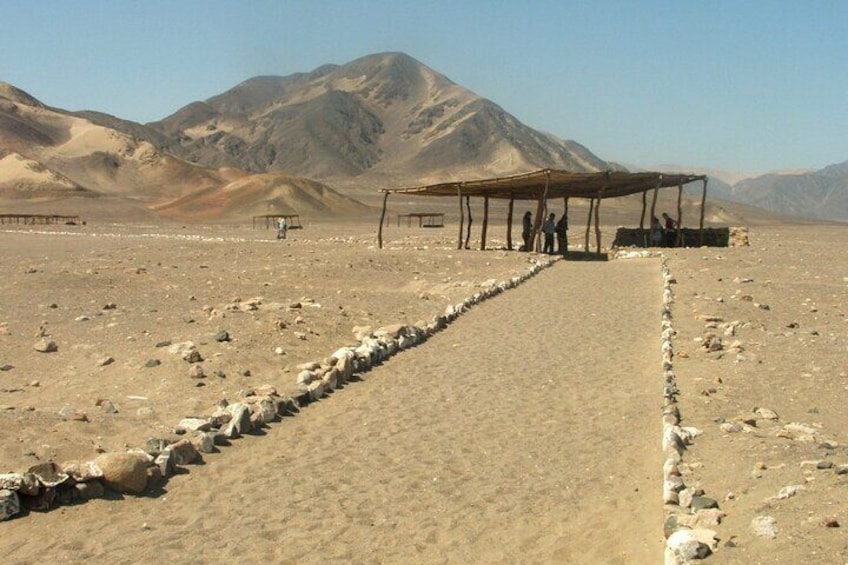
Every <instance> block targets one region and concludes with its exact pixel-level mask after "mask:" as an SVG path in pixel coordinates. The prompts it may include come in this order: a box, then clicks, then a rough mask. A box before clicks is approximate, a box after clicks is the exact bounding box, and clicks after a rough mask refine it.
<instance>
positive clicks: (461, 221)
mask: <svg viewBox="0 0 848 565" xmlns="http://www.w3.org/2000/svg"><path fill="white" fill-rule="evenodd" d="M456 194H457V196H459V241H458V242H457V244H456V248H457V249H462V226H463V224H464V223H465V214H464V213H463V211H462V187H461V186H460V185H456Z"/></svg>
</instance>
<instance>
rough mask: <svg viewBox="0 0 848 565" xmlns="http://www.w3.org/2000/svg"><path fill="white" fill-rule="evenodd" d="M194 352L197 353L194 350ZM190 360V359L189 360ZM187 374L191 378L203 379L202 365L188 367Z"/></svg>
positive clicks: (204, 376) (204, 374) (204, 375)
mask: <svg viewBox="0 0 848 565" xmlns="http://www.w3.org/2000/svg"><path fill="white" fill-rule="evenodd" d="M194 353H197V352H196V351H195V352H194ZM189 362H191V361H189ZM188 376H189V378H192V379H205V378H206V373H204V372H203V365H200V364H199V363H198V364H195V365H192V366H190V367H189V368H188Z"/></svg>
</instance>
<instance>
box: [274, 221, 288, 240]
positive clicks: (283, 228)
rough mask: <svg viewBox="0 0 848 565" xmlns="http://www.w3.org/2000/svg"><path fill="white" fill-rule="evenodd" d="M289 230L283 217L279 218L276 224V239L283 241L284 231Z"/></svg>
mask: <svg viewBox="0 0 848 565" xmlns="http://www.w3.org/2000/svg"><path fill="white" fill-rule="evenodd" d="M288 229H289V224H288V222H287V221H286V218H285V217H282V218H280V221H279V222H278V223H277V239H285V238H286V231H288Z"/></svg>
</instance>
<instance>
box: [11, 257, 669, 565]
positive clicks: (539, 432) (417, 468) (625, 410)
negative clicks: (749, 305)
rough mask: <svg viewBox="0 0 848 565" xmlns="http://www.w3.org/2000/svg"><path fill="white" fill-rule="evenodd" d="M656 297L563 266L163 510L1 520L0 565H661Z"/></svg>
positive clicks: (657, 281) (185, 487)
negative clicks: (234, 564)
mask: <svg viewBox="0 0 848 565" xmlns="http://www.w3.org/2000/svg"><path fill="white" fill-rule="evenodd" d="M660 287H661V277H660V269H659V265H658V263H657V262H656V261H655V260H640V261H613V262H609V263H572V262H569V263H559V264H557V265H555V266H554V267H553V268H551V269H548V270H546V271H545V272H543V273H542V274H540V275H539V276H538V277H536V278H535V279H533V280H531V281H529V282H528V283H526V284H524V285H522V286H521V287H519V288H517V289H515V290H512V291H509V292H507V293H505V294H504V295H501V296H498V297H496V298H494V299H492V300H489V301H487V302H485V303H484V304H482V305H480V306H478V307H476V308H475V309H474V310H472V311H471V312H470V313H469V314H467V315H466V316H463V317H462V318H460V319H459V320H458V321H457V322H455V323H454V324H453V325H452V326H451V327H450V328H449V329H448V330H447V331H445V332H441V333H440V334H438V335H437V336H435V337H434V338H432V339H431V340H430V341H429V342H427V343H426V344H424V345H423V346H421V347H418V348H416V349H414V350H411V351H408V352H405V353H403V354H401V355H398V356H397V357H395V358H393V359H392V360H391V361H389V362H388V363H387V364H385V365H384V366H382V367H378V368H376V369H375V370H372V371H371V372H369V373H367V374H365V375H364V376H363V379H362V381H361V382H355V383H351V384H349V385H347V387H346V388H345V389H344V390H340V391H337V392H335V393H333V395H332V396H331V397H330V398H328V399H325V400H323V401H322V402H320V403H318V404H317V405H313V406H311V407H309V408H307V409H305V410H303V412H302V413H301V414H300V415H298V416H297V417H295V418H291V419H288V420H286V421H285V422H283V423H281V424H275V425H273V427H272V428H271V429H270V430H268V432H267V434H266V436H265V437H263V438H248V439H243V440H240V441H238V442H236V443H235V444H234V445H233V446H232V447H229V448H226V451H225V452H224V453H222V454H221V455H214V456H210V457H207V464H206V465H205V466H203V467H193V468H191V470H190V474H188V475H183V476H180V477H177V478H175V479H173V480H172V481H171V482H170V483H169V484H168V485H167V490H168V491H169V492H167V493H165V494H163V495H161V496H159V497H158V498H140V499H130V500H127V501H123V502H114V501H104V500H99V501H93V502H89V503H86V504H84V505H80V506H76V507H65V508H62V509H60V510H57V511H53V512H50V513H47V514H32V515H30V516H29V517H26V518H24V519H20V520H14V521H12V522H9V523H6V524H4V525H3V527H2V530H3V531H2V534H3V540H4V541H3V542H2V543H0V546H2V550H3V551H2V553H4V554H6V556H7V558H6V559H5V561H6V562H7V563H8V562H12V563H26V562H35V561H36V560H38V561H42V560H44V559H46V558H52V559H54V560H58V561H60V562H63V561H82V560H88V561H89V562H91V561H97V562H106V561H108V562H110V563H131V562H138V561H153V560H154V559H155V560H156V561H162V560H166V561H167V560H177V559H178V560H179V561H180V562H206V563H208V562H224V561H232V560H236V561H239V560H243V559H245V558H246V557H247V556H250V557H253V558H255V557H263V558H264V560H265V561H267V562H274V563H293V562H297V563H328V562H336V563H343V562H344V563H400V562H411V563H422V562H423V563H473V562H478V563H479V562H486V563H517V562H521V563H600V562H604V563H657V562H660V560H661V558H662V557H661V556H662V549H663V539H662V518H663V516H662V506H661V500H662V496H661V463H662V458H661V454H660V446H659V443H660V442H659V438H660V433H659V430H660V412H659V407H660V406H661V386H660V367H659V347H658V344H659V308H660V302H661V293H660ZM35 532H40V533H41V535H33V534H34V533H35Z"/></svg>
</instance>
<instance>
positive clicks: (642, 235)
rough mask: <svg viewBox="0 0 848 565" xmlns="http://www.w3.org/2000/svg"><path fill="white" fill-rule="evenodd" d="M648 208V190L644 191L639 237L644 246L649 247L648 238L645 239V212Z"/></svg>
mask: <svg viewBox="0 0 848 565" xmlns="http://www.w3.org/2000/svg"><path fill="white" fill-rule="evenodd" d="M647 208H648V191H647V190H643V191H642V216H641V217H640V218H639V239H641V240H642V246H643V247H648V240H647V239H645V212H647V211H648V210H647Z"/></svg>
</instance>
